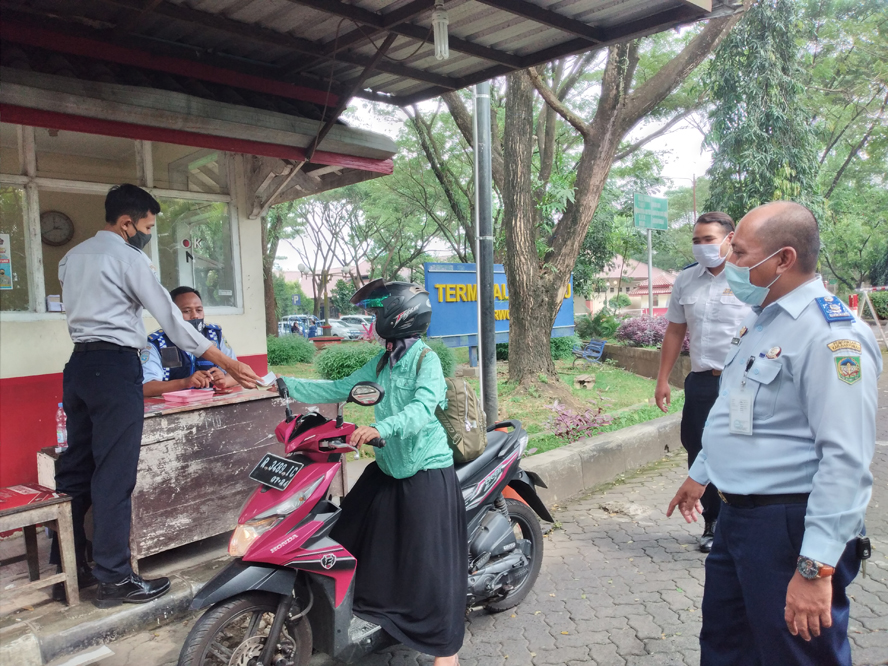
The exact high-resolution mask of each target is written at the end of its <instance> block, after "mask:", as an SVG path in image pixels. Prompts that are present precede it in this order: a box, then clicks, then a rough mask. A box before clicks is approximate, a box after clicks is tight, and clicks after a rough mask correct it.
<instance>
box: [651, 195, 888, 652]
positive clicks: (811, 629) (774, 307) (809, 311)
mask: <svg viewBox="0 0 888 666" xmlns="http://www.w3.org/2000/svg"><path fill="white" fill-rule="evenodd" d="M731 244H732V249H733V253H732V255H731V257H730V259H729V263H728V264H727V266H726V276H727V279H728V284H729V285H731V289H732V290H733V292H734V294H735V295H736V296H737V297H738V298H740V299H742V300H744V301H745V302H747V303H749V304H750V305H752V306H753V311H752V313H751V314H750V315H749V316H748V317H747V318H746V320H745V321H744V322H743V325H742V326H741V327H740V328H739V329H738V330H737V331H736V333H735V336H734V339H733V340H732V341H731V349H730V351H729V353H728V356H727V358H726V359H725V369H724V372H723V374H722V376H721V385H720V389H719V397H718V399H717V400H716V403H715V405H714V406H713V408H712V411H711V412H710V414H709V420H708V422H707V424H706V428H705V429H704V431H703V451H702V452H701V453H700V455H699V456H698V457H697V460H696V461H695V462H694V464H693V466H692V467H691V469H690V472H689V477H688V479H687V480H686V481H685V482H684V483H683V484H682V486H681V488H679V490H678V493H677V494H676V496H675V497H674V498H673V500H672V502H671V503H670V504H669V508H668V510H667V515H671V514H672V512H673V511H674V510H675V508H676V507H678V509H679V511H680V512H681V514H682V515H683V516H684V518H685V520H687V521H688V522H691V521H692V520H696V519H697V516H696V512H697V511H699V510H700V506H699V500H700V498H701V497H702V496H703V493H704V489H705V488H706V486H707V484H710V483H714V484H715V485H716V486H718V488H719V495H720V497H721V499H722V504H723V506H722V508H721V513H720V517H719V526H718V530H717V531H716V533H715V541H714V543H713V546H712V552H711V553H710V554H709V557H707V558H706V583H705V587H704V592H703V628H702V631H701V633H700V645H701V664H703V665H704V666H708V665H719V666H720V665H722V664H724V665H725V666H727V665H728V664H842V665H846V666H850V665H851V648H850V644H849V642H848V635H847V633H848V616H849V606H850V602H849V599H848V596H847V594H846V591H845V590H846V588H847V586H848V585H849V584H850V582H851V581H852V580H853V578H854V577H855V576H856V575H857V571H858V568H859V565H860V562H861V556H862V555H866V556H868V553H866V548H867V545H868V541H867V540H866V539H865V537H864V536H863V534H864V532H865V530H864V516H865V512H866V507H867V504H868V503H869V500H870V497H871V494H872V483H873V477H872V474H871V473H870V471H869V467H870V463H871V461H872V458H873V452H874V450H875V417H876V403H877V388H876V386H877V381H878V377H879V374H880V373H881V371H882V356H881V354H880V352H879V348H878V345H877V343H876V339H875V337H874V335H873V333H872V331H871V330H870V328H869V326H867V325H866V324H865V323H863V322H861V321H859V320H858V319H857V318H856V317H855V316H854V315H852V314H851V313H850V312H849V311H848V310H847V309H846V308H845V307H844V306H843V305H842V303H841V301H840V300H839V299H838V298H836V297H835V296H832V295H831V294H830V293H829V292H828V291H827V290H826V289H825V287H824V286H823V282H822V280H821V278H820V276H818V275H817V274H816V273H815V268H816V265H817V258H818V254H819V251H820V237H819V233H818V230H817V222H816V220H815V219H814V215H813V214H812V213H811V211H809V210H808V209H807V208H805V207H804V206H800V205H799V204H795V203H791V202H785V201H778V202H773V203H770V204H765V205H764V206H759V207H758V208H756V209H754V210H752V211H751V212H750V213H748V214H747V215H746V216H745V217H744V218H743V220H741V222H740V225H739V226H738V228H737V232H736V235H735V236H734V238H733V239H732V243H731Z"/></svg>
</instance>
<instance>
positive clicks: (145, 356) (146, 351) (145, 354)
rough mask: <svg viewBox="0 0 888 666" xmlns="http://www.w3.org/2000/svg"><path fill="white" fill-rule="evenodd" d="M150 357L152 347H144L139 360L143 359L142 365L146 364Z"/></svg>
mask: <svg viewBox="0 0 888 666" xmlns="http://www.w3.org/2000/svg"><path fill="white" fill-rule="evenodd" d="M149 358H151V350H150V349H143V350H142V351H140V352H139V360H140V361H142V365H145V364H146V363H147V362H148V359H149Z"/></svg>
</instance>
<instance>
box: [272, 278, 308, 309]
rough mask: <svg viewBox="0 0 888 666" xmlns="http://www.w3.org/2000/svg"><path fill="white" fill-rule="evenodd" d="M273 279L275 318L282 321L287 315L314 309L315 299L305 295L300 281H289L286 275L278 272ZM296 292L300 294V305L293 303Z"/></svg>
mask: <svg viewBox="0 0 888 666" xmlns="http://www.w3.org/2000/svg"><path fill="white" fill-rule="evenodd" d="M273 280H274V282H273V284H274V304H275V319H277V320H278V321H280V320H281V319H283V318H284V317H286V316H287V315H291V314H300V313H306V312H311V311H312V308H313V307H314V301H313V300H312V299H311V298H309V297H308V296H306V295H305V292H304V291H302V287H301V286H300V284H299V283H298V282H287V281H286V280H285V279H284V276H283V275H282V274H281V273H278V272H275V273H274V277H273ZM294 294H299V298H300V300H299V305H293V295H294Z"/></svg>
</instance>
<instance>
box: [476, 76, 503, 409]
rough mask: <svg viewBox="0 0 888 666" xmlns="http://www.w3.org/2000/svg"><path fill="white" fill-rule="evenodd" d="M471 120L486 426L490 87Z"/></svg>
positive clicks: (489, 388)
mask: <svg viewBox="0 0 888 666" xmlns="http://www.w3.org/2000/svg"><path fill="white" fill-rule="evenodd" d="M473 97H474V102H475V118H474V121H475V122H474V123H473V129H474V137H473V138H474V145H475V237H476V239H477V241H476V245H475V262H476V263H475V266H476V269H475V270H476V272H477V273H476V275H477V278H476V279H477V281H478V356H479V357H480V364H479V365H480V366H481V404H482V405H484V412H485V414H486V415H487V423H494V422H495V421H496V419H497V418H498V414H499V406H498V404H497V395H496V321H495V320H494V314H493V310H494V305H493V217H492V212H491V198H492V194H491V193H492V187H493V177H492V172H491V154H492V146H491V137H490V83H488V82H486V81H485V82H484V83H479V84H477V85H476V86H475V90H474V95H473Z"/></svg>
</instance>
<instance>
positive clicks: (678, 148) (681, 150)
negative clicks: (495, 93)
mask: <svg viewBox="0 0 888 666" xmlns="http://www.w3.org/2000/svg"><path fill="white" fill-rule="evenodd" d="M346 122H347V123H348V124H349V125H351V126H353V127H360V128H362V129H367V130H371V131H374V132H379V133H381V134H386V135H388V136H390V137H391V138H392V139H396V138H397V133H398V130H399V128H400V123H398V122H385V121H382V120H381V119H380V118H379V117H378V116H376V115H375V114H373V113H372V111H371V105H370V103H369V102H359V103H358V104H357V105H355V106H353V107H350V108H349V111H348V112H347V113H346ZM655 129H656V127H644V128H640V129H636V130H634V131H633V132H632V133H630V134H629V136H628V137H627V139H626V140H627V142H630V143H631V142H632V141H636V140H638V139H639V138H641V137H643V136H645V135H646V134H648V133H650V132H652V131H654V130H655ZM645 148H647V149H649V150H652V151H655V152H659V153H660V156H661V159H662V160H663V171H662V176H663V177H664V178H668V179H671V184H670V186H671V187H689V186H690V185H691V179H692V178H693V176H694V175H696V176H697V177H698V178H699V177H700V176H702V175H704V174H705V173H706V170H707V169H708V168H709V166H710V164H711V163H712V153H711V151H709V150H707V149H705V148H704V147H703V135H702V134H701V133H700V131H699V130H698V129H696V128H694V127H692V126H691V125H690V124H688V123H687V121H682V122H681V123H680V124H678V125H676V127H675V129H673V131H671V132H669V133H667V134H664V135H663V136H661V137H657V138H656V139H654V140H653V141H651V142H650V143H649V144H647V145H646V146H645ZM663 189H665V188H663ZM661 193H662V191H661V192H651V194H661ZM278 257H279V259H278V261H277V264H278V265H280V266H281V268H283V269H284V270H286V271H295V270H297V266H298V265H299V263H300V260H299V258H298V257H297V256H296V252H295V251H294V250H293V249H292V248H291V247H290V246H289V245H288V244H286V243H281V244H280V246H279V249H278Z"/></svg>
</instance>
